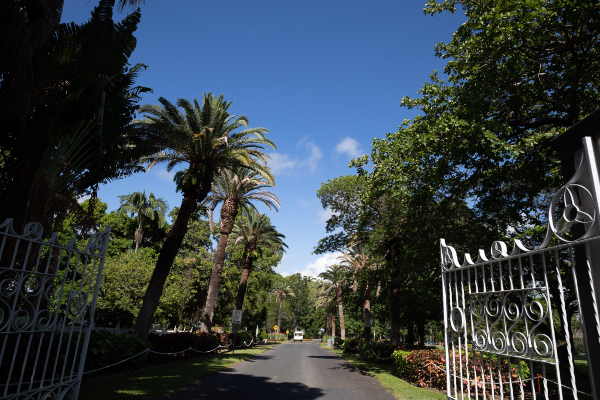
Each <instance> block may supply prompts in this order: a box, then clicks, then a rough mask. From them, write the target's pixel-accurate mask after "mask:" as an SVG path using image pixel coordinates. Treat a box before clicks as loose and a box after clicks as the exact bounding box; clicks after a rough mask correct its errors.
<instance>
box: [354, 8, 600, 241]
mask: <svg viewBox="0 0 600 400" xmlns="http://www.w3.org/2000/svg"><path fill="white" fill-rule="evenodd" d="M457 8H460V9H462V10H464V12H465V13H466V16H467V21H466V22H465V23H464V24H462V25H461V26H460V28H459V29H458V30H457V31H456V33H455V34H454V35H453V36H452V40H451V41H450V42H449V43H440V44H438V45H437V46H436V55H437V56H438V57H440V58H443V59H447V60H448V63H447V64H446V67H445V68H444V72H445V74H446V75H447V76H448V78H447V80H446V81H444V80H442V79H441V78H440V77H439V76H438V75H437V74H435V73H434V74H433V75H432V79H431V81H430V82H428V83H426V84H425V85H424V86H423V88H422V89H421V90H420V91H419V93H420V97H418V98H409V97H405V98H403V100H402V105H403V106H404V107H407V108H409V109H418V110H420V111H422V115H419V116H417V117H415V118H414V119H412V120H409V121H405V123H403V124H402V126H401V127H400V130H399V131H398V132H397V133H393V134H389V135H387V137H386V138H385V139H382V140H376V141H374V143H373V146H374V148H380V149H383V147H384V144H383V142H386V143H387V144H386V145H385V147H386V151H387V153H385V154H386V156H385V158H386V161H385V162H382V163H381V164H380V165H379V166H378V168H377V170H376V171H372V173H373V174H374V175H376V176H377V177H378V179H379V180H380V181H381V182H382V183H383V182H385V183H386V185H388V187H394V186H395V185H406V184H407V182H408V184H410V185H412V186H413V189H414V190H424V191H425V190H428V189H427V187H430V188H431V187H434V188H436V190H435V196H438V197H446V198H448V197H454V198H461V199H466V198H469V199H470V201H471V202H472V203H473V206H474V208H475V209H476V210H477V211H478V213H479V215H480V217H481V218H482V219H484V220H485V223H487V224H490V225H495V226H498V227H499V228H500V229H499V230H501V231H503V230H505V228H506V227H507V226H511V227H513V228H514V229H516V230H517V232H521V231H522V230H524V229H526V227H527V226H529V225H535V224H539V223H542V222H544V221H541V220H540V216H542V215H543V214H544V213H542V212H539V207H540V206H541V207H544V208H545V205H544V204H543V202H542V203H541V202H539V201H537V198H538V197H539V196H540V194H543V193H546V192H549V191H550V192H552V191H553V189H554V188H557V187H559V186H560V185H561V184H562V179H561V174H560V165H559V161H558V159H557V156H556V153H555V151H554V150H553V149H552V148H551V147H550V146H549V141H550V140H551V139H552V138H553V137H555V136H556V135H558V134H559V133H560V132H562V131H564V130H565V129H566V128H568V127H570V126H572V125H573V124H575V123H576V122H577V121H579V120H580V119H581V118H583V117H584V116H585V115H587V114H589V113H591V112H592V111H594V110H595V109H596V108H597V107H598V100H597V99H598V92H599V87H600V74H599V73H598V69H597V68H594V67H592V66H594V65H596V64H597V63H598V59H599V57H598V56H599V53H598V52H599V51H600V50H599V46H598V44H599V41H600V22H599V21H600V9H599V8H598V7H597V4H596V3H594V2H584V3H581V2H578V1H570V0H567V1H565V0H558V1H557V0H552V1H546V2H543V3H536V2H528V3H520V2H519V3H516V2H513V1H509V0H501V1H491V0H486V1H470V0H466V1H460V2H459V1H453V0H448V1H442V2H440V3H437V2H435V1H433V0H431V1H429V2H428V3H427V6H426V8H425V13H426V14H430V15H434V14H436V13H440V12H445V11H449V12H455V11H456V9H457ZM382 154H383V153H382ZM363 160H366V158H363Z"/></svg>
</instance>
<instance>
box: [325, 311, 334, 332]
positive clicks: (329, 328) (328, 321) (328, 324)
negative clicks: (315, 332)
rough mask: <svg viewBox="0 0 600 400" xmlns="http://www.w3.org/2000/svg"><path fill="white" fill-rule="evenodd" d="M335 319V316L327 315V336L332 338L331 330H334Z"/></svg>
mask: <svg viewBox="0 0 600 400" xmlns="http://www.w3.org/2000/svg"><path fill="white" fill-rule="evenodd" d="M333 319H334V316H333V314H332V313H327V322H326V324H325V334H326V335H327V336H331V335H332V334H331V328H332V325H333V323H332V321H333Z"/></svg>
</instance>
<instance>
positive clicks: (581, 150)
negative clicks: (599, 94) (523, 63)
mask: <svg viewBox="0 0 600 400" xmlns="http://www.w3.org/2000/svg"><path fill="white" fill-rule="evenodd" d="M599 141H600V109H599V110H596V111H595V112H594V113H592V114H590V115H589V116H588V117H586V118H585V119H583V120H581V121H580V122H579V123H577V124H575V125H574V126H573V127H571V128H569V129H568V130H567V131H565V132H564V133H562V134H561V135H559V136H558V137H556V138H555V139H553V140H552V144H553V145H554V147H555V148H556V149H557V150H558V151H559V153H560V159H561V164H562V173H563V179H564V181H565V182H567V181H568V180H569V179H571V177H572V176H573V175H574V174H575V171H576V170H577V167H578V166H579V165H580V164H581V163H584V164H587V165H588V175H587V176H585V175H584V176H582V177H581V178H580V181H582V182H585V183H586V184H585V186H586V187H588V188H590V192H591V193H592V196H593V202H594V204H585V203H586V202H587V203H589V200H587V199H586V197H585V196H580V197H581V200H582V206H583V207H586V208H587V209H590V210H591V209H593V210H594V212H595V213H596V215H595V218H597V219H598V218H600V210H599V207H598V204H599V201H600V174H599V171H600V164H599V162H600V158H599V157H598V155H600V152H599V151H598V149H599ZM579 225H581V224H579ZM573 230H574V233H575V234H578V233H579V232H578V231H580V232H583V230H584V228H583V227H581V226H577V225H575V226H573ZM598 234H600V232H598V231H596V232H595V235H598ZM586 248H587V249H586ZM575 260H576V262H575V266H576V268H575V271H576V275H577V285H578V291H579V296H580V297H579V300H580V301H579V308H580V313H581V324H582V331H583V336H584V342H585V346H586V355H587V361H588V370H589V376H590V385H591V387H592V394H593V396H594V399H600V357H598V354H600V318H599V316H598V304H600V248H599V247H598V246H585V245H579V246H576V248H575Z"/></svg>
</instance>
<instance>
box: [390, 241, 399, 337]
mask: <svg viewBox="0 0 600 400" xmlns="http://www.w3.org/2000/svg"><path fill="white" fill-rule="evenodd" d="M397 256H398V254H397V252H396V248H395V247H394V246H392V247H391V248H390V251H389V252H388V255H387V256H386V259H387V261H388V263H389V264H391V267H392V268H391V281H390V290H391V293H390V314H391V315H390V325H391V332H390V343H391V344H392V345H394V346H395V345H397V344H398V343H399V342H400V289H401V288H400V271H399V269H400V266H399V261H398V259H397V258H398V257H397Z"/></svg>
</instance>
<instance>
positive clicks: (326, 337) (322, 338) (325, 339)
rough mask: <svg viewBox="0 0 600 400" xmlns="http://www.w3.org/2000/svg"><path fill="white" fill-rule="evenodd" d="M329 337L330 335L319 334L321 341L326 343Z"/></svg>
mask: <svg viewBox="0 0 600 400" xmlns="http://www.w3.org/2000/svg"><path fill="white" fill-rule="evenodd" d="M329 339H331V336H329V335H323V336H321V343H327V341H328V340H329Z"/></svg>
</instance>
